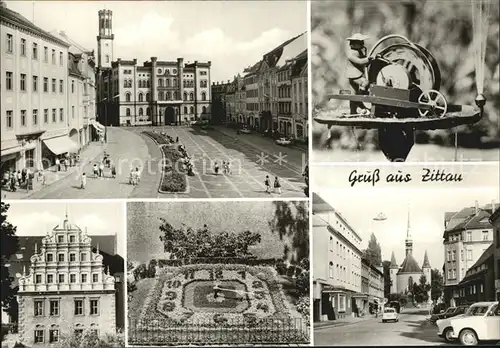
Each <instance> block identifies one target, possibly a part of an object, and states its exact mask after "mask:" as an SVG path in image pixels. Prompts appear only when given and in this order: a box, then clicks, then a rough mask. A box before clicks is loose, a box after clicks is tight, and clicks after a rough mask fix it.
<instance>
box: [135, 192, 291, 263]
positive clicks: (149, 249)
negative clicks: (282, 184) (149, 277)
mask: <svg viewBox="0 0 500 348" xmlns="http://www.w3.org/2000/svg"><path fill="white" fill-rule="evenodd" d="M273 216H274V205H273V203H272V202H271V201H259V202H255V201H245V202H241V201H239V202H235V201H228V202H221V201H218V202H175V203H168V202H159V203H158V202H131V203H128V205H127V229H128V232H127V244H128V251H127V252H128V258H129V260H131V261H133V262H149V260H151V259H158V258H159V259H164V258H165V257H166V256H165V253H164V252H163V244H162V242H161V241H160V239H159V237H160V235H162V234H161V232H160V230H159V227H160V224H161V222H160V217H163V218H164V219H165V220H166V221H167V222H168V223H170V224H171V225H172V226H174V227H176V228H179V227H181V225H182V224H185V225H186V226H188V227H191V228H194V229H198V228H203V225H204V224H207V226H208V228H209V229H210V230H212V231H214V232H215V231H228V232H235V233H239V232H243V231H245V230H250V231H252V232H259V233H260V234H261V238H262V240H261V243H259V244H258V245H257V246H256V247H254V248H252V249H251V251H252V253H253V254H254V255H255V256H257V257H259V258H281V257H282V256H283V247H284V244H283V242H281V241H280V239H279V236H278V235H277V234H275V233H273V232H271V229H270V227H269V225H268V221H269V220H270V219H272V218H273Z"/></svg>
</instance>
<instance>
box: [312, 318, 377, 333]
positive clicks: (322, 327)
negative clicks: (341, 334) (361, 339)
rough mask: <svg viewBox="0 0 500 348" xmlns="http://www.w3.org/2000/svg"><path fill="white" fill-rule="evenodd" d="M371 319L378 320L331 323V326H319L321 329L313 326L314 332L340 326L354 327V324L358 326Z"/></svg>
mask: <svg viewBox="0 0 500 348" xmlns="http://www.w3.org/2000/svg"><path fill="white" fill-rule="evenodd" d="M370 319H377V318H367V319H363V320H358V321H347V322H345V321H344V322H338V323H335V322H334V323H331V324H328V325H322V326H319V327H314V325H313V328H314V331H316V330H322V329H328V328H331V327H339V326H348V325H354V324H358V323H362V322H364V321H368V320H370Z"/></svg>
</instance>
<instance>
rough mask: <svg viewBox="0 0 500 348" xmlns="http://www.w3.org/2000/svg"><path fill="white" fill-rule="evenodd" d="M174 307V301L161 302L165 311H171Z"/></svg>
mask: <svg viewBox="0 0 500 348" xmlns="http://www.w3.org/2000/svg"><path fill="white" fill-rule="evenodd" d="M174 309H175V303H174V302H165V303H164V304H163V310H164V311H166V312H172V311H173V310H174Z"/></svg>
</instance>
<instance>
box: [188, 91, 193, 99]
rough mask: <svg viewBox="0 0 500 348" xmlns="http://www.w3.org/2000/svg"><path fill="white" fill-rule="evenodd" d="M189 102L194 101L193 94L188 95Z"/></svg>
mask: <svg viewBox="0 0 500 348" xmlns="http://www.w3.org/2000/svg"><path fill="white" fill-rule="evenodd" d="M189 100H194V94H193V92H191V93H189Z"/></svg>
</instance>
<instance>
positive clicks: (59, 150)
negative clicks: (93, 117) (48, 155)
mask: <svg viewBox="0 0 500 348" xmlns="http://www.w3.org/2000/svg"><path fill="white" fill-rule="evenodd" d="M43 143H44V144H45V145H46V146H47V147H48V148H49V150H50V151H52V153H54V154H55V155H60V154H63V153H66V152H76V151H78V149H79V148H80V146H79V145H78V144H77V143H75V142H74V141H73V140H71V139H70V138H69V137H68V136H67V135H63V136H62V137H56V138H51V139H45V140H44V141H43Z"/></svg>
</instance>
